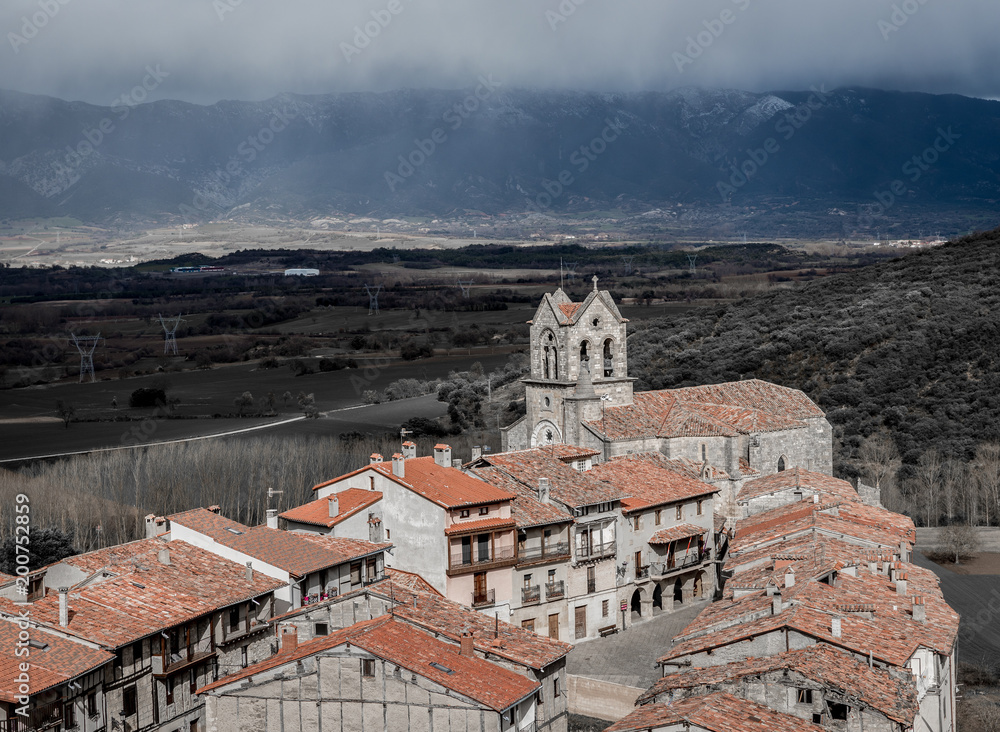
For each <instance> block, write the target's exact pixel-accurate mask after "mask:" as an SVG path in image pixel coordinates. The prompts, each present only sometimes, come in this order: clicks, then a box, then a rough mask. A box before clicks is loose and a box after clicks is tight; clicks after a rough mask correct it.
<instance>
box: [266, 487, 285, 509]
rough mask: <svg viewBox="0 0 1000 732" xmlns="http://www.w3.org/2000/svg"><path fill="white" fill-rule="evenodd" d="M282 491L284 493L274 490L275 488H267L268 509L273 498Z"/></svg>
mask: <svg viewBox="0 0 1000 732" xmlns="http://www.w3.org/2000/svg"><path fill="white" fill-rule="evenodd" d="M280 493H284V491H276V490H274V488H268V489H267V507H268V509H270V508H271V499H272V498H273V497H274V496H276V495H278V494H280Z"/></svg>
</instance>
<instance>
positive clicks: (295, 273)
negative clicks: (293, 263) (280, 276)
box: [285, 267, 319, 277]
mask: <svg viewBox="0 0 1000 732" xmlns="http://www.w3.org/2000/svg"><path fill="white" fill-rule="evenodd" d="M318 274H319V270H318V269H312V268H309V267H297V268H293V269H286V270H285V277H315V276H316V275H318Z"/></svg>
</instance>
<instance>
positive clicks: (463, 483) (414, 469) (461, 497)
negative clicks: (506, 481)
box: [370, 457, 513, 508]
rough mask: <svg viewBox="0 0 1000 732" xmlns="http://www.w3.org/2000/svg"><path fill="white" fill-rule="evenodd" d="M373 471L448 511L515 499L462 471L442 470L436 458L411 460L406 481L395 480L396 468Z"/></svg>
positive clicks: (388, 466)
mask: <svg viewBox="0 0 1000 732" xmlns="http://www.w3.org/2000/svg"><path fill="white" fill-rule="evenodd" d="M370 467H372V468H374V469H375V470H378V471H379V472H380V473H382V474H383V475H385V476H387V477H389V478H391V479H392V480H394V481H396V482H397V483H399V484H400V485H403V486H405V487H407V488H409V489H410V490H412V491H414V492H415V493H419V494H420V495H422V496H424V498H427V499H428V500H430V501H433V502H434V503H436V504H438V505H439V506H444V507H445V508H460V507H462V506H475V505H480V504H484V503H503V502H506V501H509V500H510V499H511V498H513V496H512V494H511V493H509V492H508V491H505V490H501V489H499V488H497V487H496V486H493V485H491V484H489V483H487V482H485V481H482V480H479V479H478V478H475V477H473V476H471V475H468V474H466V473H464V472H462V471H461V470H459V469H458V468H452V467H447V468H444V467H441V466H440V465H438V464H437V463H435V462H434V458H433V457H422V458H410V459H409V460H407V461H406V462H405V471H406V476H405V477H404V478H399V477H396V476H394V475H393V474H392V465H391V464H389V463H379V464H378V465H372V466H370Z"/></svg>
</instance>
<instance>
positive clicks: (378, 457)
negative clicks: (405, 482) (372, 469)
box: [368, 452, 382, 465]
mask: <svg viewBox="0 0 1000 732" xmlns="http://www.w3.org/2000/svg"><path fill="white" fill-rule="evenodd" d="M380 462H382V456H381V455H380V454H379V453H377V452H373V453H372V454H371V455H370V456H369V457H368V464H369V465H374V464H375V463H380Z"/></svg>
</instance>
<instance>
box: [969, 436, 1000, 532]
mask: <svg viewBox="0 0 1000 732" xmlns="http://www.w3.org/2000/svg"><path fill="white" fill-rule="evenodd" d="M973 466H974V468H975V475H976V484H977V486H978V488H979V494H980V496H981V497H982V503H983V513H984V517H983V518H984V522H983V523H984V524H985V525H986V526H989V525H990V518H991V517H992V516H996V515H998V513H1000V442H984V443H981V444H980V445H979V446H978V447H977V448H976V457H975V459H974V461H973Z"/></svg>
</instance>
